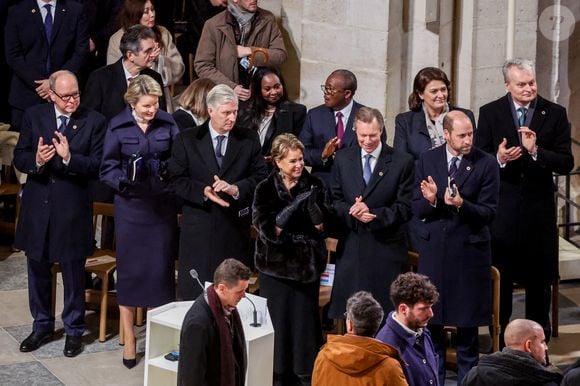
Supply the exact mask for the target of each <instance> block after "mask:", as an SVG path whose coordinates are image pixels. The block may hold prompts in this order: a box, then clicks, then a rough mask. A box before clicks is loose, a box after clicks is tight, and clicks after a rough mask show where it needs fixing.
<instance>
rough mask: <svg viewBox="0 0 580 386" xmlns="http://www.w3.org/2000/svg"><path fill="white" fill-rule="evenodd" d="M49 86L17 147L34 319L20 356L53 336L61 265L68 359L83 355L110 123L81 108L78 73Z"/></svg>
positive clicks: (21, 226)
mask: <svg viewBox="0 0 580 386" xmlns="http://www.w3.org/2000/svg"><path fill="white" fill-rule="evenodd" d="M49 84H50V99H51V100H52V102H53V103H47V104H40V105H36V106H33V107H31V108H29V109H27V110H26V111H25V113H24V115H23V119H22V130H21V132H20V138H19V140H18V143H17V145H16V149H15V150H14V166H15V167H16V168H17V169H18V170H20V171H22V172H25V173H27V174H28V179H27V181H26V184H25V185H24V189H23V192H22V207H21V210H20V217H19V220H18V225H17V228H16V236H15V241H14V245H15V246H16V247H17V248H19V249H22V250H24V251H25V253H26V257H27V262H28V292H29V304H30V311H31V313H32V317H33V319H34V323H33V325H32V330H33V331H32V333H31V334H30V335H29V336H28V337H27V338H26V339H25V340H24V341H23V342H22V344H21V345H20V351H22V352H29V351H34V350H36V349H37V348H39V347H40V346H41V345H42V344H44V343H45V342H47V341H48V340H50V338H51V337H52V333H53V331H54V315H53V314H52V310H51V305H52V302H51V288H52V287H51V283H52V272H51V267H52V265H53V264H54V263H56V262H58V263H59V265H60V269H61V272H62V278H63V284H64V309H63V311H62V320H63V323H64V330H65V333H66V343H65V348H64V355H65V356H68V357H73V356H76V355H77V354H79V353H80V352H81V350H82V341H81V336H82V334H83V332H84V330H85V323H84V315H85V291H84V290H85V279H84V278H85V275H84V273H85V259H86V258H87V257H88V256H90V255H91V254H92V252H93V244H94V241H93V222H92V204H93V203H92V199H91V193H90V188H89V181H90V180H91V179H94V178H97V176H98V172H99V164H100V162H101V153H102V148H103V138H104V135H105V129H106V121H105V118H104V117H103V116H102V115H101V114H99V113H96V112H93V111H87V110H83V109H79V108H78V107H79V103H80V100H79V99H80V93H79V88H78V83H77V80H76V77H75V76H74V74H72V73H71V72H69V71H57V72H55V73H54V74H52V75H51V76H50V78H49Z"/></svg>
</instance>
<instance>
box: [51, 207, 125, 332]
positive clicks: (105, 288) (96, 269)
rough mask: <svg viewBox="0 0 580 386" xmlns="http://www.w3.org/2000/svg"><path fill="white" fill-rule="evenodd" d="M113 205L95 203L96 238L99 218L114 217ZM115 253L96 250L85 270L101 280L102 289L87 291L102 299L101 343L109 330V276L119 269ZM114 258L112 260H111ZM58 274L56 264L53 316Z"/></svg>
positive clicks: (94, 223)
mask: <svg viewBox="0 0 580 386" xmlns="http://www.w3.org/2000/svg"><path fill="white" fill-rule="evenodd" d="M113 211H114V210H113V204H107V203H102V202H95V203H93V230H94V234H95V236H97V231H98V227H97V222H98V219H99V216H102V218H105V217H113ZM106 232H107V226H106V221H102V226H101V228H100V232H99V233H100V235H101V236H102V235H104V234H106ZM114 257H115V251H114V250H110V249H100V248H96V249H95V251H94V252H93V254H92V255H91V256H89V257H88V258H87V260H86V265H85V270H86V272H90V273H94V274H95V275H96V276H97V277H99V278H100V279H101V282H102V284H101V289H100V290H93V289H88V290H86V292H87V295H89V296H90V295H92V294H93V293H95V292H96V294H97V295H98V298H99V299H100V319H99V342H105V340H106V330H107V308H108V306H109V274H110V273H111V272H113V270H114V269H115V268H116V267H117V263H116V261H115V259H114ZM111 258H112V259H111ZM58 272H60V266H59V265H58V263H57V264H54V265H53V266H52V312H53V315H54V313H55V311H56V279H57V275H58Z"/></svg>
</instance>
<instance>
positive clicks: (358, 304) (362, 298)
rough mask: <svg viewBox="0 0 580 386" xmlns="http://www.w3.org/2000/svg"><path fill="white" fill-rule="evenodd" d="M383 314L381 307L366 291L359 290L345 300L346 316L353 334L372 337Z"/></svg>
mask: <svg viewBox="0 0 580 386" xmlns="http://www.w3.org/2000/svg"><path fill="white" fill-rule="evenodd" d="M383 316H385V312H384V311H383V307H381V305H380V304H379V302H377V301H376V300H375V298H374V297H373V295H372V294H371V293H370V292H367V291H359V292H357V293H355V294H354V295H352V296H351V297H350V298H348V300H347V301H346V317H347V318H348V320H350V322H351V323H352V328H353V330H354V333H355V335H359V336H370V337H374V336H375V334H376V333H377V331H378V330H379V327H380V325H381V322H382V320H383Z"/></svg>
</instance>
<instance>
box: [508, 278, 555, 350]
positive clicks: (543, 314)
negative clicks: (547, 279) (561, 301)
mask: <svg viewBox="0 0 580 386" xmlns="http://www.w3.org/2000/svg"><path fill="white" fill-rule="evenodd" d="M500 275H501V279H500V299H499V305H500V311H499V320H500V324H501V335H500V345H501V347H503V346H504V341H503V332H504V330H505V328H506V326H507V324H508V323H509V321H510V318H511V316H512V308H513V307H512V305H513V287H514V284H513V283H514V277H513V275H512V272H511V270H510V269H509V268H507V267H500ZM522 286H523V287H524V289H525V291H526V299H525V317H526V319H530V320H533V321H535V322H537V323H538V324H539V325H540V326H542V328H543V329H544V334H545V335H546V341H549V340H550V336H551V334H552V328H551V325H550V304H551V302H552V288H551V284H550V283H543V282H541V281H537V282H534V283H522Z"/></svg>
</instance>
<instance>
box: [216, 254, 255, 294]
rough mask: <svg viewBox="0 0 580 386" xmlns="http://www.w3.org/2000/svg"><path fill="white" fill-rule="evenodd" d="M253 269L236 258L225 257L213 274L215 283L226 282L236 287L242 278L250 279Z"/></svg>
mask: <svg viewBox="0 0 580 386" xmlns="http://www.w3.org/2000/svg"><path fill="white" fill-rule="evenodd" d="M251 275H252V271H250V268H248V267H246V266H245V265H244V264H243V263H242V262H240V261H238V260H236V259H225V260H224V261H222V263H221V264H220V265H218V267H217V268H216V270H215V272H214V274H213V285H214V286H216V287H217V285H218V284H225V285H226V286H227V287H234V286H236V285H237V284H238V282H239V281H240V280H250V276H251Z"/></svg>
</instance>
